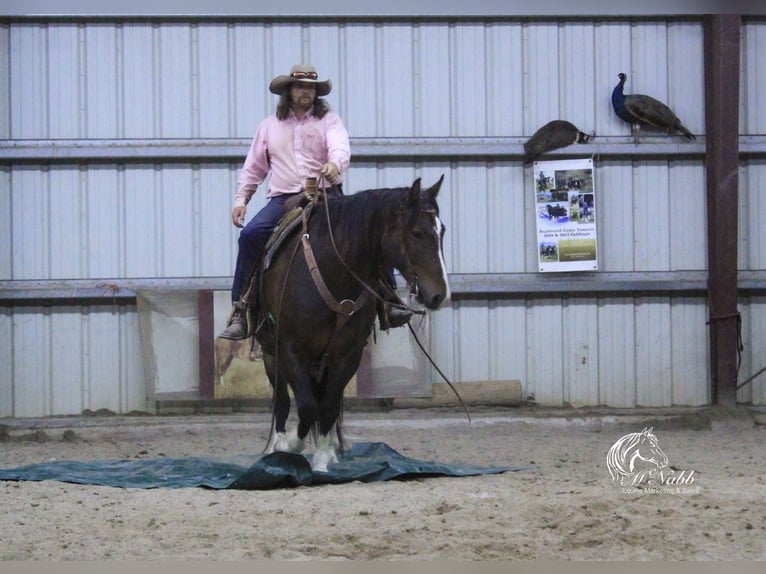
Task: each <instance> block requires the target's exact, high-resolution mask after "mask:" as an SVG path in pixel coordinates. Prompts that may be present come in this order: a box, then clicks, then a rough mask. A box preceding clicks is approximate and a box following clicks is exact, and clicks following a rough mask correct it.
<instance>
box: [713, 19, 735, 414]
mask: <svg viewBox="0 0 766 574" xmlns="http://www.w3.org/2000/svg"><path fill="white" fill-rule="evenodd" d="M741 25H742V24H741V19H740V16H739V15H738V14H714V15H706V16H705V17H704V29H705V40H704V44H705V56H704V57H705V142H706V159H705V173H706V178H707V230H708V309H709V321H710V372H711V375H712V399H713V402H714V403H716V404H720V405H727V406H733V405H735V404H736V401H737V324H738V311H737V241H738V232H737V215H738V205H739V204H738V183H739V178H738V171H739V81H740V78H739V68H740V31H741Z"/></svg>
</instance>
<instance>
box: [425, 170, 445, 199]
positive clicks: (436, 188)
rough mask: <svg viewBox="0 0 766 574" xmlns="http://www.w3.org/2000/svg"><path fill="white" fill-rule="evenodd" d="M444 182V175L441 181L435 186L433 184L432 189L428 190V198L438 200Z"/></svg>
mask: <svg viewBox="0 0 766 574" xmlns="http://www.w3.org/2000/svg"><path fill="white" fill-rule="evenodd" d="M443 181H444V174H442V176H441V177H440V178H439V181H437V182H436V183H435V184H433V185H432V186H431V187H429V188H428V196H429V197H430V198H431V199H432V200H433V199H436V196H437V195H439V190H440V189H441V187H442V182H443Z"/></svg>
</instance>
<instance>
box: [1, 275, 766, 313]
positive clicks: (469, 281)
mask: <svg viewBox="0 0 766 574" xmlns="http://www.w3.org/2000/svg"><path fill="white" fill-rule="evenodd" d="M450 287H451V290H452V296H453V299H455V300H460V299H498V298H501V299H508V298H510V299H519V298H548V297H555V298H567V297H604V296H610V295H612V296H615V297H635V296H640V295H673V296H704V295H705V294H706V293H707V272H705V271H669V272H661V271H647V272H624V273H607V272H580V273H475V274H474V273H468V274H461V273H456V274H451V275H450ZM230 288H231V277H195V278H169V279H154V278H145V279H79V280H40V281H36V280H32V281H0V305H2V306H6V307H7V306H35V305H38V306H39V305H80V304H84V303H85V302H88V303H99V304H110V303H131V302H133V301H134V300H135V297H136V295H137V294H138V293H139V292H141V291H153V292H158V291H200V290H211V291H228V290H229V289H230ZM738 290H739V294H740V295H758V294H761V295H763V294H766V271H741V272H740V273H739V274H738Z"/></svg>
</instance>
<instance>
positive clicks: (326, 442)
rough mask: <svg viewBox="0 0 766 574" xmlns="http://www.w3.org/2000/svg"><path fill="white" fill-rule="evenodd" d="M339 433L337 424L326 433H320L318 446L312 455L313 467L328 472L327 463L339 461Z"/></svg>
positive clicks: (315, 469)
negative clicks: (336, 429)
mask: <svg viewBox="0 0 766 574" xmlns="http://www.w3.org/2000/svg"><path fill="white" fill-rule="evenodd" d="M338 446H339V444H338V434H337V433H336V432H335V426H333V427H332V428H331V429H330V432H329V433H327V434H326V435H319V437H318V438H317V448H316V450H315V451H314V456H312V457H311V468H312V470H314V471H317V472H327V465H329V464H332V463H334V462H338Z"/></svg>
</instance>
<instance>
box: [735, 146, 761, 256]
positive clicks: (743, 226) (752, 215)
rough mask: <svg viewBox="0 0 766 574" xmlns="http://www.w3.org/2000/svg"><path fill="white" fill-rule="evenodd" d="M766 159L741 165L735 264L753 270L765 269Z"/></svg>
mask: <svg viewBox="0 0 766 574" xmlns="http://www.w3.org/2000/svg"><path fill="white" fill-rule="evenodd" d="M764 189H766V161H764V160H762V159H758V160H755V159H754V160H750V161H748V162H745V163H743V164H742V165H741V167H740V179H739V229H738V231H739V241H738V246H737V258H738V263H737V267H738V268H739V269H742V270H749V271H754V270H758V269H766V233H764V232H763V230H764V229H766V199H765V198H764V197H763V190H764Z"/></svg>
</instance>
